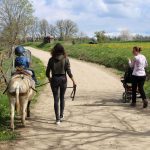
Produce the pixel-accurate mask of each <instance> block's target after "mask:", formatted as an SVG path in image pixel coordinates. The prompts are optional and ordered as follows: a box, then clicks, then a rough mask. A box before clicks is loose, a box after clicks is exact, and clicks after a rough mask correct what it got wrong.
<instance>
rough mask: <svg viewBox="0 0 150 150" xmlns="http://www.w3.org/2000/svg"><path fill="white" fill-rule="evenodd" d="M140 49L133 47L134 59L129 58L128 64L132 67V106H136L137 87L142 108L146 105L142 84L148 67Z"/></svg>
mask: <svg viewBox="0 0 150 150" xmlns="http://www.w3.org/2000/svg"><path fill="white" fill-rule="evenodd" d="M141 51H142V49H141V48H139V47H133V55H134V59H133V60H130V59H129V66H130V67H131V68H133V73H132V103H131V106H132V107H136V93H137V88H138V90H139V93H140V94H141V97H142V100H143V108H147V107H148V100H147V98H146V94H145V91H144V84H145V81H146V71H145V68H146V67H148V62H147V59H146V57H145V56H144V55H142V54H141Z"/></svg>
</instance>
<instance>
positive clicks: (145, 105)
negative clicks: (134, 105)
mask: <svg viewBox="0 0 150 150" xmlns="http://www.w3.org/2000/svg"><path fill="white" fill-rule="evenodd" d="M147 107H148V101H147V100H143V108H147Z"/></svg>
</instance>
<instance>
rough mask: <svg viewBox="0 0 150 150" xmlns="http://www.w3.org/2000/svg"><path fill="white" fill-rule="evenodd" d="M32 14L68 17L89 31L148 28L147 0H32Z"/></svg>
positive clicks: (149, 9)
mask: <svg viewBox="0 0 150 150" xmlns="http://www.w3.org/2000/svg"><path fill="white" fill-rule="evenodd" d="M32 1H33V5H34V8H35V10H36V11H35V15H36V16H37V17H39V18H40V19H42V18H45V19H47V20H48V21H49V22H50V23H54V22H55V21H56V20H58V19H71V20H73V21H75V22H77V23H78V25H79V27H80V30H81V31H83V32H86V33H88V34H91V33H92V32H94V31H97V30H106V31H108V32H118V29H119V28H128V29H129V30H130V31H133V32H139V33H140V32H141V33H147V32H149V31H150V27H149V24H150V20H149V19H150V17H149V13H150V1H149V0H145V1H144V2H142V1H141V0H40V1H38V2H37V0H32Z"/></svg>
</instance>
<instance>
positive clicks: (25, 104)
mask: <svg viewBox="0 0 150 150" xmlns="http://www.w3.org/2000/svg"><path fill="white" fill-rule="evenodd" d="M27 105H28V100H27V99H24V101H23V105H22V124H23V126H24V127H25V125H26V123H25V119H26V109H27Z"/></svg>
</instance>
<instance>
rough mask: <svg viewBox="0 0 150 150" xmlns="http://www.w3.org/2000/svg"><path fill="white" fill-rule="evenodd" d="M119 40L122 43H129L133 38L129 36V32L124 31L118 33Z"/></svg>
mask: <svg viewBox="0 0 150 150" xmlns="http://www.w3.org/2000/svg"><path fill="white" fill-rule="evenodd" d="M120 39H121V40H122V41H131V40H132V39H133V37H132V35H131V34H130V32H129V30H127V29H125V30H122V31H121V32H120Z"/></svg>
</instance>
